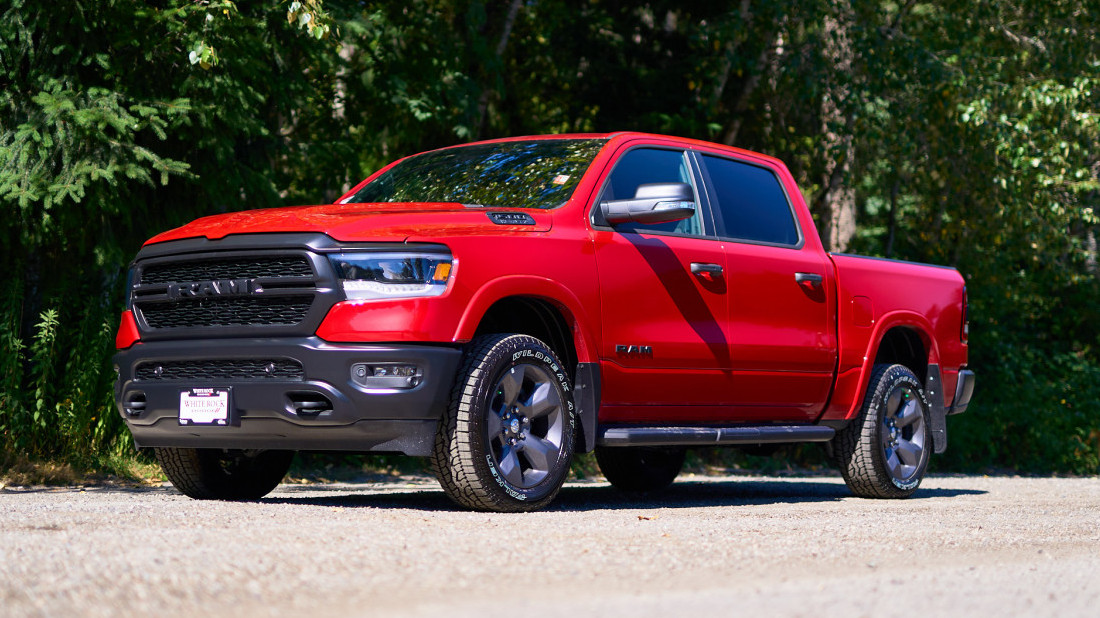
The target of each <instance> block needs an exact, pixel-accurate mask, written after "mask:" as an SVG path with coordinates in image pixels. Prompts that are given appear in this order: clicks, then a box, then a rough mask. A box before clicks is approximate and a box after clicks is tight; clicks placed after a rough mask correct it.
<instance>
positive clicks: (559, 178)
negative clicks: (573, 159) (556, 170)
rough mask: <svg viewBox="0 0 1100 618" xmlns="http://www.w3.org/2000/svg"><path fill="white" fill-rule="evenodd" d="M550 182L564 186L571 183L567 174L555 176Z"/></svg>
mask: <svg viewBox="0 0 1100 618" xmlns="http://www.w3.org/2000/svg"><path fill="white" fill-rule="evenodd" d="M550 182H551V183H553V184H556V185H564V184H565V183H567V182H569V176H568V175H567V174H559V175H557V176H554V179H553V180H551V181H550Z"/></svg>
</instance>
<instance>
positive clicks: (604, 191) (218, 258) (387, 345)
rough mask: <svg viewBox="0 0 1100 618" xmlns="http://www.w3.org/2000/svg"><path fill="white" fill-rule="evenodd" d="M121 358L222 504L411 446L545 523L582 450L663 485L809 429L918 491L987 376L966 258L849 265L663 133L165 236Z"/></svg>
mask: <svg viewBox="0 0 1100 618" xmlns="http://www.w3.org/2000/svg"><path fill="white" fill-rule="evenodd" d="M117 347H118V349H119V352H118V354H117V355H116V356H115V365H116V370H117V372H118V381H117V386H116V398H117V404H118V410H119V413H120V414H121V415H122V417H123V418H124V419H125V421H126V423H127V425H128V426H129V428H130V430H131V432H132V433H133V436H134V440H135V442H136V443H137V445H138V446H140V447H152V448H154V449H155V451H156V455H157V458H158V460H159V461H160V463H161V465H162V467H163V469H164V471H165V473H166V474H167V476H168V478H169V479H170V480H171V481H172V483H173V484H175V486H176V487H178V488H179V489H180V490H181V491H182V492H183V493H185V494H187V495H189V496H191V497H194V498H213V499H256V498H259V497H261V496H263V495H265V494H267V493H268V492H269V491H271V490H272V489H273V488H274V487H275V486H276V485H277V484H278V483H279V482H280V480H281V479H282V477H283V476H284V474H285V473H286V470H287V468H288V466H289V463H290V459H291V456H292V454H293V452H294V451H296V450H338V451H359V452H366V451H369V452H396V453H405V454H408V455H420V456H428V457H430V458H431V462H432V467H433V469H434V470H435V472H436V474H437V476H438V478H439V481H440V483H441V484H442V486H443V488H444V490H445V491H446V493H447V495H448V496H450V497H451V498H452V499H453V500H455V501H456V502H458V503H459V504H461V505H464V506H466V507H470V508H474V509H482V510H493V511H522V510H531V509H536V508H539V507H542V506H544V505H546V504H547V503H549V502H550V501H551V500H552V499H553V498H554V496H555V495H556V494H557V492H558V489H559V488H560V487H561V485H562V482H563V481H564V479H565V477H566V475H567V473H568V470H569V465H570V461H571V458H572V456H573V454H574V453H575V452H589V451H592V450H595V452H596V457H597V461H598V462H599V465H600V467H601V469H602V470H603V472H604V474H605V475H606V476H607V478H608V480H609V481H610V482H611V483H612V484H614V485H616V486H618V487H621V488H624V489H629V490H643V491H644V490H656V489H659V488H662V487H664V486H666V485H668V484H669V483H671V482H672V481H673V479H674V478H675V477H676V475H677V474H678V473H679V472H680V469H681V467H682V465H683V461H684V450H685V448H688V447H703V446H725V445H730V446H758V445H774V444H786V443H798V442H819V443H823V444H824V445H825V446H826V448H827V449H828V451H829V453H830V454H831V456H832V458H833V459H834V461H835V462H836V464H837V465H838V467H839V468H840V471H841V473H842V474H843V476H844V478H845V480H846V481H847V482H848V485H849V487H850V488H851V490H852V491H853V492H854V493H855V494H857V495H860V496H869V497H895V498H897V497H906V496H908V495H910V494H911V493H913V491H914V490H915V489H916V488H917V486H918V485H919V484H920V482H921V479H922V478H923V476H924V474H925V470H926V468H927V465H928V460H929V457H930V456H931V454H932V453H933V452H942V450H943V449H944V448H945V447H946V445H947V434H946V421H945V418H946V416H947V415H950V414H956V413H959V412H963V411H964V410H965V409H966V407H967V405H968V403H969V401H970V398H971V394H972V393H973V389H974V374H973V373H972V372H971V371H969V370H968V369H967V368H966V363H967V307H966V288H965V286H964V282H963V279H962V277H961V276H960V275H959V273H958V272H957V271H955V270H954V269H951V268H943V267H937V266H926V265H919V264H913V263H907V262H898V261H889V260H879V259H870V258H861V257H855V256H849V255H837V254H829V253H827V252H825V251H824V249H823V248H822V244H821V241H820V239H819V237H818V235H817V233H816V231H815V228H814V223H813V220H812V219H811V217H810V213H809V211H808V210H807V208H806V204H805V202H804V201H803V199H802V195H801V194H800V192H799V190H798V187H797V186H796V185H795V182H794V180H793V178H792V177H791V174H790V172H789V171H788V170H787V168H786V167H785V166H784V165H783V163H781V162H780V161H778V160H776V159H774V158H771V157H767V156H764V155H760V154H756V153H752V152H747V151H744V150H739V149H735V148H728V147H724V146H719V145H716V144H711V143H706V142H701V141H694V140H687V139H678V138H673V137H665V136H658V135H646V134H639V133H614V134H609V135H554V136H542V137H524V138H515V139H503V140H494V141H488V142H480V143H474V144H467V145H463V146H456V147H453V148H445V149H441V150H435V151H431V152H427V153H423V154H418V155H415V156H410V157H407V158H404V159H401V160H399V161H397V162H395V163H393V164H391V165H389V166H387V167H386V168H384V169H382V170H380V171H378V172H377V173H375V174H374V175H372V176H371V177H370V178H368V179H367V180H365V181H363V182H362V183H361V184H359V185H358V186H356V187H354V188H353V189H352V190H351V191H349V192H348V193H347V194H346V195H345V196H343V197H342V198H341V199H340V200H339V201H338V202H337V203H335V204H329V205H323V206H304V207H292V208H279V209H273V210H252V211H244V212H236V213H231V214H225V215H217V216H212V217H206V218H203V219H199V220H196V221H194V222H192V223H190V224H187V225H185V226H183V227H180V228H178V229H175V230H172V231H169V232H166V233H164V234H161V235H159V236H157V237H155V238H153V239H151V240H150V241H148V242H147V243H146V244H145V246H144V247H143V248H142V249H141V251H140V252H139V253H138V255H137V257H136V259H135V261H134V263H133V265H132V268H131V272H130V283H129V284H128V299H127V304H126V308H125V311H124V312H123V314H122V322H121V326H120V328H119V331H118V337H117Z"/></svg>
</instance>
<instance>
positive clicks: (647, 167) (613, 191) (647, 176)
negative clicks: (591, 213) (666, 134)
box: [597, 148, 703, 236]
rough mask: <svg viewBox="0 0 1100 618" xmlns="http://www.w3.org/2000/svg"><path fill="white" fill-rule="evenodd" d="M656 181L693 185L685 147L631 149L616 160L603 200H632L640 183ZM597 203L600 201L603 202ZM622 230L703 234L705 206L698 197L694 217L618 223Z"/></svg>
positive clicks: (618, 229)
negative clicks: (656, 221)
mask: <svg viewBox="0 0 1100 618" xmlns="http://www.w3.org/2000/svg"><path fill="white" fill-rule="evenodd" d="M653 182H683V183H687V184H689V185H690V184H692V182H691V170H690V168H688V163H687V159H686V158H685V157H684V153H683V151H681V150H661V149H659V148H636V149H634V150H631V151H629V152H627V153H626V154H625V155H623V156H622V157H620V158H619V160H618V162H616V163H615V169H614V170H613V171H612V172H611V176H610V177H609V178H608V179H607V183H606V184H605V185H604V188H603V193H602V194H601V195H600V199H599V202H603V201H609V200H628V199H630V198H632V197H634V192H635V191H637V190H638V185H644V184H649V183H653ZM599 202H597V203H599ZM615 230H616V231H619V232H638V233H643V234H644V233H652V232H665V233H673V234H685V235H689V236H702V235H703V214H702V205H701V204H700V203H699V201H698V198H696V202H695V215H694V216H693V217H691V218H690V219H684V220H682V221H672V222H670V223H658V224H656V225H640V224H635V223H623V224H620V225H616V226H615Z"/></svg>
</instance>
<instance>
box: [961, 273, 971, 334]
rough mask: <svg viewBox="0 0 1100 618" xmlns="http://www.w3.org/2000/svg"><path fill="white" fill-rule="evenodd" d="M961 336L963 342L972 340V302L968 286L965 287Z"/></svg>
mask: <svg viewBox="0 0 1100 618" xmlns="http://www.w3.org/2000/svg"><path fill="white" fill-rule="evenodd" d="M959 338H960V339H962V342H963V343H967V342H968V341H970V302H969V301H968V300H967V297H966V288H965V287H964V288H963V312H962V332H961V333H959Z"/></svg>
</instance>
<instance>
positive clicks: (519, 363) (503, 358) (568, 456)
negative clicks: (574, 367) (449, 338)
mask: <svg viewBox="0 0 1100 618" xmlns="http://www.w3.org/2000/svg"><path fill="white" fill-rule="evenodd" d="M571 393H572V388H571V387H570V385H569V378H568V377H567V376H566V373H565V370H564V368H563V367H562V364H561V361H559V360H558V358H557V356H556V355H555V354H554V353H553V352H552V351H551V350H550V348H549V347H548V346H547V345H546V344H545V343H543V342H542V341H539V340H538V339H535V338H534V337H528V336H526V335H486V336H483V337H478V338H477V339H474V340H473V341H472V342H470V346H469V348H468V351H467V353H466V358H465V360H464V362H463V367H462V370H461V371H460V372H459V376H458V379H457V382H456V384H455V390H454V392H453V394H452V398H451V405H450V408H449V409H448V411H447V413H446V414H445V415H444V417H443V419H441V421H440V424H439V434H438V435H437V437H436V443H435V449H434V453H433V455H432V468H433V470H434V471H435V474H436V477H437V478H438V479H439V482H440V484H441V485H442V486H443V490H444V491H445V492H446V493H447V496H449V497H450V498H451V499H452V500H454V501H455V502H457V503H458V504H461V505H462V506H465V507H468V508H472V509H477V510H483V511H499V512H511V511H531V510H534V509H538V508H541V507H543V506H545V505H546V504H549V503H550V501H551V500H553V499H554V496H555V495H557V493H558V490H559V489H560V488H561V485H562V483H563V482H565V477H566V475H567V474H568V473H569V462H570V461H571V460H572V457H573V437H574V436H573V432H574V425H575V419H574V410H573V398H572V395H571Z"/></svg>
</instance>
